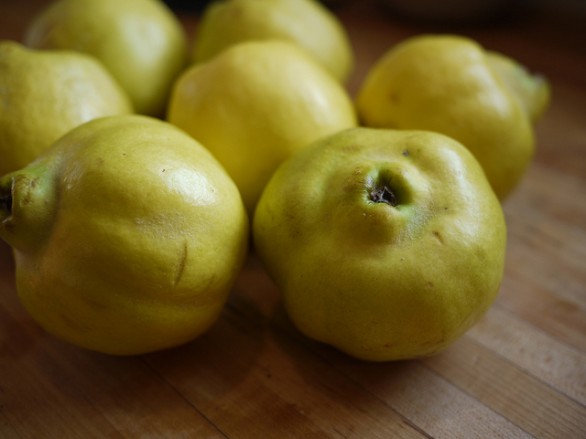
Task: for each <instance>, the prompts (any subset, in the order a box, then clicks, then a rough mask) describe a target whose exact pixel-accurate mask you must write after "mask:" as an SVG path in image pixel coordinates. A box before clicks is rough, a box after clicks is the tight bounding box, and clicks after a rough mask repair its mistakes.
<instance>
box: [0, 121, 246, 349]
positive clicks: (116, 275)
mask: <svg viewBox="0 0 586 439" xmlns="http://www.w3.org/2000/svg"><path fill="white" fill-rule="evenodd" d="M9 193H10V194H11V195H10V198H11V207H10V208H8V206H7V204H8V203H6V201H7V194H9ZM0 194H1V195H2V197H1V198H2V199H3V200H4V201H3V203H4V204H3V206H4V208H3V209H0V224H1V225H0V237H2V238H3V239H4V240H5V241H6V242H8V243H9V244H10V245H11V246H12V247H13V248H14V255H15V261H16V283H17V291H18V294H19V298H20V300H21V302H22V303H23V305H24V307H25V308H26V309H27V310H28V312H29V313H30V315H31V316H32V317H33V318H34V320H36V321H37V322H38V323H39V324H40V325H41V326H42V327H44V328H45V329H46V330H47V331H48V332H50V333H52V334H54V335H56V336H58V337H60V338H62V339H64V340H66V341H68V342H70V343H73V344H75V345H78V346H81V347H84V348H88V349H92V350H96V351H100V352H105V353H109V354H117V355H131V354H141V353H145V352H151V351H156V350H160V349H165V348H168V347H172V346H176V345H179V344H182V343H185V342H187V341H190V340H192V339H193V338H195V337H197V336H199V335H200V334H202V333H203V332H205V331H206V330H207V329H208V328H209V327H210V326H211V325H212V324H213V323H214V322H215V321H216V320H217V318H218V316H219V314H220V312H221V311H222V309H223V306H224V304H225V301H226V300H227V297H228V294H229V292H230V289H231V287H232V285H233V283H234V281H235V279H236V276H237V275H238V273H239V270H240V268H241V264H242V262H243V260H244V258H245V256H246V254H247V239H248V235H249V229H248V218H247V216H246V213H245V210H244V207H243V205H242V201H241V199H240V196H239V193H238V190H237V188H236V186H235V185H234V183H233V182H232V181H231V180H230V179H229V177H228V176H227V175H226V173H225V171H224V170H223V169H222V168H221V166H220V165H219V164H218V163H217V161H216V160H215V159H214V158H213V157H212V156H211V155H210V154H209V152H207V150H205V148H203V147H202V146H201V145H200V144H198V143H197V142H195V141H194V140H193V139H191V138H190V137H189V136H188V135H187V134H185V133H183V132H181V131H180V130H178V129H177V128H175V127H173V126H171V125H170V124H167V123H165V122H163V121H159V120H156V119H151V118H149V117H146V116H113V117H107V118H102V119H98V120H94V121H91V122H88V123H87V124H84V125H82V126H80V127H78V128H76V129H74V130H73V131H71V132H69V133H68V134H67V135H66V136H64V137H62V138H61V139H60V141H59V142H57V143H56V144H55V145H54V147H53V148H52V149H51V151H49V152H48V153H47V154H45V155H44V156H42V157H41V158H39V160H37V161H35V162H34V163H32V164H31V165H30V166H28V167H27V168H24V169H22V170H20V171H16V172H14V173H11V174H8V175H6V176H5V177H3V178H2V179H0Z"/></svg>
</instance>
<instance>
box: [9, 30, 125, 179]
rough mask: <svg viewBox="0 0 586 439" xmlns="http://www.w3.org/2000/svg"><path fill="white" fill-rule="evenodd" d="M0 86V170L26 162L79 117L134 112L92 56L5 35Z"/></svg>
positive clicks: (33, 157) (46, 146) (78, 121)
mask: <svg viewBox="0 0 586 439" xmlns="http://www.w3.org/2000/svg"><path fill="white" fill-rule="evenodd" d="M0 90H1V91H0V157H1V158H2V159H1V160H0V176H1V175H4V174H7V173H8V172H11V171H15V170H17V169H20V168H22V167H24V166H26V165H28V164H29V163H30V162H32V161H33V160H34V159H35V158H37V157H38V156H39V155H40V154H41V153H42V152H43V151H44V150H46V149H48V148H49V146H51V144H52V143H53V142H54V141H55V140H57V139H58V138H59V137H60V136H62V135H63V134H65V133H66V132H67V131H69V130H70V129H72V128H74V127H76V126H78V125H81V124H82V123H84V122H87V121H89V120H91V119H95V118H97V117H102V116H111V115H117V114H129V113H132V112H133V109H132V104H131V103H130V100H129V99H128V96H127V95H126V93H125V92H124V90H122V88H121V87H120V86H119V85H118V83H117V82H116V81H115V80H114V78H112V76H111V75H110V73H108V71H107V70H106V69H105V68H104V67H103V66H102V65H101V64H100V63H99V62H98V61H97V60H95V59H94V58H92V57H90V56H87V55H84V54H81V53H77V52H72V51H37V50H31V49H28V48H26V47H24V46H23V45H21V44H19V43H17V42H15V41H9V40H3V41H0ZM80 96H83V99H80Z"/></svg>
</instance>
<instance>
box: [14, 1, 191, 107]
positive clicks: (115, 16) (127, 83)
mask: <svg viewBox="0 0 586 439" xmlns="http://www.w3.org/2000/svg"><path fill="white" fill-rule="evenodd" d="M24 42H25V44H26V45H27V46H30V47H35V48H40V49H69V50H76V51H78V52H84V53H87V54H89V55H92V56H94V57H96V58H97V59H98V60H100V62H101V63H102V64H103V65H104V66H105V67H106V68H107V69H108V70H109V71H110V73H111V74H112V76H114V77H115V78H116V80H117V81H118V82H119V83H120V85H121V86H122V87H123V88H124V90H125V91H126V93H128V95H129V96H130V99H131V100H132V103H133V105H134V108H135V110H136V112H137V113H140V114H146V115H150V116H162V115H163V114H164V112H165V107H166V105H167V99H168V97H169V92H170V90H171V86H172V84H173V82H174V81H175V78H176V77H177V76H178V75H179V73H180V72H181V71H182V70H183V68H184V67H185V64H186V62H187V40H186V36H185V33H184V31H183V28H182V26H181V23H180V22H179V20H178V19H177V17H176V16H175V15H174V14H173V12H172V11H171V10H170V9H169V8H168V7H167V6H166V5H165V3H164V2H163V1H161V0H56V1H54V2H52V3H50V4H49V5H48V6H47V7H46V8H45V9H43V10H42V11H41V12H40V14H39V15H38V16H36V17H35V18H34V19H33V20H32V21H31V22H30V23H29V24H28V26H27V28H26V32H25V36H24Z"/></svg>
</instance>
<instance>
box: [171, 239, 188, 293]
mask: <svg viewBox="0 0 586 439" xmlns="http://www.w3.org/2000/svg"><path fill="white" fill-rule="evenodd" d="M187 251H188V247H187V241H185V242H184V243H183V249H182V251H181V254H180V255H179V263H178V264H177V270H176V271H175V279H174V280H173V287H174V288H175V287H177V285H179V282H181V278H182V277H183V273H184V272H185V267H186V265H187Z"/></svg>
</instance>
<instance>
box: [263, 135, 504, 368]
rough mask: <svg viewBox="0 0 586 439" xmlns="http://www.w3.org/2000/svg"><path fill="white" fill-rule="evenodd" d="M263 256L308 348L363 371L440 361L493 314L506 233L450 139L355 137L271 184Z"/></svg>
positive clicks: (466, 157)
mask: <svg viewBox="0 0 586 439" xmlns="http://www.w3.org/2000/svg"><path fill="white" fill-rule="evenodd" d="M253 236H254V244H255V249H256V251H257V253H258V255H259V257H260V258H261V260H262V262H263V264H264V266H265V267H266V269H267V271H268V273H269V274H270V275H271V277H272V278H273V279H274V281H275V283H276V285H277V286H278V287H279V289H280V290H281V292H282V294H283V299H284V304H285V309H286V310H287V312H288V314H289V316H290V317H291V320H292V321H293V323H294V324H295V325H296V326H297V327H298V328H299V329H300V331H301V332H303V333H304V334H306V335H307V336H309V337H311V338H313V339H315V340H318V341H320V342H324V343H327V344H331V345H333V346H335V347H337V348H338V349H340V350H342V351H344V352H346V353H348V354H350V355H352V356H354V357H357V358H360V359H365V360H372V361H389V360H398V359H406V358H414V357H420V356H426V355H431V354H434V353H436V352H438V351H440V350H442V349H443V348H445V347H446V346H448V345H450V344H451V343H452V342H454V341H455V340H456V339H457V338H458V337H460V336H461V335H462V334H463V333H464V332H465V331H466V330H467V329H468V328H470V327H471V325H473V324H474V323H475V322H476V321H477V320H478V319H479V318H480V317H481V316H482V315H483V314H484V312H485V311H486V310H487V309H488V308H489V306H490V305H491V303H492V302H493V300H494V299H495V296H496V295H497V292H498V290H499V286H500V282H501V280H502V276H503V267H504V260H505V247H506V226H505V221H504V216H503V211H502V208H501V205H500V202H499V200H498V199H497V197H496V196H495V194H494V192H493V191H492V189H491V187H490V185H489V183H488V181H487V180H486V177H485V176H484V173H483V171H482V169H481V167H480V165H479V164H478V162H477V161H476V160H475V159H474V157H473V156H472V155H471V154H470V153H469V151H468V150H467V149H465V148H464V147H463V146H462V145H461V144H460V143H458V142H456V141H455V140H453V139H451V138H448V137H446V136H443V135H440V134H436V133H430V132H422V131H407V130H401V131H398V130H397V131H395V130H385V129H372V128H355V129H349V130H345V131H342V132H340V133H338V134H335V135H332V136H329V137H327V138H324V139H322V140H319V141H317V142H316V143H314V144H313V145H312V146H310V147H308V148H306V149H304V150H303V151H301V152H300V153H298V154H297V155H295V156H293V157H292V158H291V159H289V160H287V161H286V162H285V163H284V164H283V165H282V166H281V167H280V168H279V169H278V170H277V171H276V172H275V174H274V175H273V178H272V179H271V180H270V182H269V183H268V185H267V187H266V189H265V191H264V193H263V195H262V197H261V199H260V201H259V204H258V207H257V209H256V213H255V216H254V223H253Z"/></svg>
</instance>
